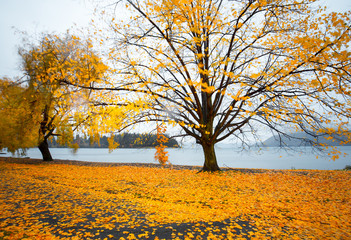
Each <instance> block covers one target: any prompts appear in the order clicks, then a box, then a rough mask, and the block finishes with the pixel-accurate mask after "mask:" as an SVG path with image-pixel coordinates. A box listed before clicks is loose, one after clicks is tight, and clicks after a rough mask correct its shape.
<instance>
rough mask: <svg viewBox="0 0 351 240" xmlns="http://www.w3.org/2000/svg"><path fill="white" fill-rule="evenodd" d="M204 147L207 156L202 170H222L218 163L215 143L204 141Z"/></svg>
mask: <svg viewBox="0 0 351 240" xmlns="http://www.w3.org/2000/svg"><path fill="white" fill-rule="evenodd" d="M202 149H203V151H204V156H205V163H204V166H203V168H202V171H204V172H215V171H221V169H220V168H219V167H218V164H217V158H216V153H215V148H214V143H210V144H207V143H204V144H202Z"/></svg>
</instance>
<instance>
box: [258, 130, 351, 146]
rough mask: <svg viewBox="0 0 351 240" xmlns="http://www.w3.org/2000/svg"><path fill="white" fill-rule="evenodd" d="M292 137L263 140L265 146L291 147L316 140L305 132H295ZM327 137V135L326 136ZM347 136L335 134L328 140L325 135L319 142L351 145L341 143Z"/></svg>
mask: <svg viewBox="0 0 351 240" xmlns="http://www.w3.org/2000/svg"><path fill="white" fill-rule="evenodd" d="M291 136H292V137H291V138H289V137H284V136H282V137H281V139H280V138H279V137H278V136H272V137H270V138H268V139H267V140H266V141H264V142H263V146H264V147H279V146H289V147H303V146H311V145H313V143H314V142H315V138H314V137H312V136H310V135H308V134H307V133H304V132H299V133H293V134H291ZM326 137H327V136H326ZM345 140H346V137H343V136H341V137H340V136H336V135H335V136H334V138H333V139H329V140H327V139H326V138H325V137H318V138H317V143H323V144H327V145H329V146H351V143H349V144H343V145H342V144H340V142H342V141H345Z"/></svg>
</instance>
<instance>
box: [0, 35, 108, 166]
mask: <svg viewBox="0 0 351 240" xmlns="http://www.w3.org/2000/svg"><path fill="white" fill-rule="evenodd" d="M19 54H20V56H21V58H22V71H23V73H24V76H23V77H22V78H21V79H20V80H18V81H16V82H12V83H11V84H7V85H8V89H7V90H6V92H7V91H9V93H11V92H17V93H18V94H6V96H8V102H9V103H16V102H17V103H20V104H19V107H20V108H19V107H17V106H14V105H13V104H12V106H13V108H9V107H8V108H7V109H8V110H9V111H10V112H12V116H11V117H10V118H11V119H10V120H9V122H7V123H4V125H5V126H6V125H7V126H8V127H9V129H11V131H12V132H14V133H16V135H17V136H23V138H25V139H27V140H26V141H17V142H12V140H11V138H4V139H3V142H2V145H3V147H7V148H9V147H11V148H9V150H11V151H14V150H17V149H21V148H27V147H34V146H37V147H38V148H39V150H40V151H41V153H42V155H43V160H44V161H51V160H53V159H52V156H51V153H50V151H49V148H48V139H49V138H50V137H52V136H57V137H58V140H59V142H60V143H62V144H65V143H66V144H69V145H70V146H74V145H73V144H72V140H73V133H74V131H75V130H77V128H78V127H81V126H86V125H83V124H86V123H92V122H94V120H92V119H91V118H92V117H91V116H92V114H93V110H94V109H92V108H93V106H92V103H91V101H90V98H91V97H92V96H93V94H92V92H91V91H89V90H86V89H81V88H80V89H78V88H76V87H74V86H68V85H66V84H64V81H66V80H69V81H74V82H79V83H80V84H82V85H93V84H94V83H96V82H101V81H103V80H104V78H105V76H106V73H107V70H108V67H107V66H106V65H105V64H104V63H103V62H102V60H101V58H100V57H99V56H98V55H97V54H96V53H95V52H94V50H93V49H92V43H91V41H83V40H80V39H79V38H77V37H75V36H73V35H70V34H68V33H67V34H65V35H63V36H57V35H53V34H44V35H43V36H42V38H41V39H40V41H39V42H38V43H30V44H28V45H27V46H23V47H22V48H20V49H19ZM10 86H12V88H9V87H10ZM6 92H5V93H6ZM95 97H96V96H95ZM7 106H10V105H7ZM23 106H24V107H23ZM13 109H21V110H23V109H25V111H24V110H23V111H19V110H16V111H12V110H13ZM96 113H97V112H95V114H96ZM2 120H3V119H2ZM17 122H21V123H23V124H14V123H17ZM29 133H30V134H29Z"/></svg>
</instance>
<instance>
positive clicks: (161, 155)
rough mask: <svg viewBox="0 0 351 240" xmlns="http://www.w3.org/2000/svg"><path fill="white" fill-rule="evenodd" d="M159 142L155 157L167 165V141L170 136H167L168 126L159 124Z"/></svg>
mask: <svg viewBox="0 0 351 240" xmlns="http://www.w3.org/2000/svg"><path fill="white" fill-rule="evenodd" d="M156 130H157V133H156V135H157V143H158V145H157V146H156V147H155V148H156V153H155V159H156V160H157V161H158V162H159V163H160V164H161V165H162V166H165V165H166V164H167V163H169V161H168V151H165V148H166V145H165V144H166V143H167V142H168V137H166V136H165V132H166V130H167V128H166V126H164V125H162V124H161V125H159V124H157V129H156Z"/></svg>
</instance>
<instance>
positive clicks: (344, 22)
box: [101, 0, 351, 171]
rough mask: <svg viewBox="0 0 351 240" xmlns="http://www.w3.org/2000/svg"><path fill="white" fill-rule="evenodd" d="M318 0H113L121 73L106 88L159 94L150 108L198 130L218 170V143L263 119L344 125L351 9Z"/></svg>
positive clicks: (319, 129) (268, 123)
mask: <svg viewBox="0 0 351 240" xmlns="http://www.w3.org/2000/svg"><path fill="white" fill-rule="evenodd" d="M314 2H315V1H313V0H304V1H295V0H294V1H293V0H284V1H282V0H278V1H276V0H275V1H255V0H253V1H239V0H238V1H226V0H125V1H118V2H115V4H116V5H117V6H115V7H114V8H113V11H112V14H113V16H112V17H111V19H110V21H109V30H110V35H108V40H110V42H109V43H113V45H112V47H111V48H110V52H109V56H110V59H111V62H112V63H113V64H114V67H115V77H114V79H115V81H111V82H110V85H109V86H108V87H105V88H103V87H102V88H101V89H106V90H111V91H114V90H115V91H125V92H126V93H130V94H133V95H138V96H139V97H143V96H145V97H148V98H152V99H153V105H152V106H151V109H148V110H147V115H146V117H145V118H147V120H148V121H150V120H151V121H152V120H155V121H156V120H160V119H162V120H163V121H165V122H168V123H171V124H174V125H177V126H179V129H181V133H180V135H185V136H190V137H193V138H194V139H195V140H196V142H197V143H199V144H200V145H201V146H202V148H203V152H204V158H205V162H204V166H203V170H204V171H216V170H219V167H218V164H217V160H216V154H215V148H214V146H215V144H216V143H218V142H220V141H222V140H224V139H226V138H228V137H235V138H237V139H241V140H242V141H244V142H245V141H246V139H248V138H249V135H252V136H254V137H258V135H257V134H256V133H257V131H256V130H257V129H256V128H260V127H265V128H266V129H267V127H268V129H271V131H273V132H274V133H276V134H278V135H290V134H291V133H292V132H293V131H291V130H292V129H293V130H294V131H305V132H307V133H309V134H313V135H314V136H316V135H323V134H331V133H333V132H338V133H339V134H347V126H348V125H347V124H348V121H349V118H350V112H351V111H350V110H351V109H350V60H351V56H350V52H349V48H348V43H349V41H350V18H349V16H350V12H348V13H343V14H342V13H330V14H326V13H325V12H324V10H323V9H322V8H321V7H316V4H315V3H314ZM109 6H111V5H109ZM124 7H125V8H126V9H123V8H124ZM106 12H108V9H105V13H106ZM120 12H124V13H127V15H128V16H129V17H130V18H129V19H126V18H124V19H119V16H120V15H121V14H120ZM124 16H125V15H124ZM105 36H106V35H105ZM110 46H111V45H110Z"/></svg>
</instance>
